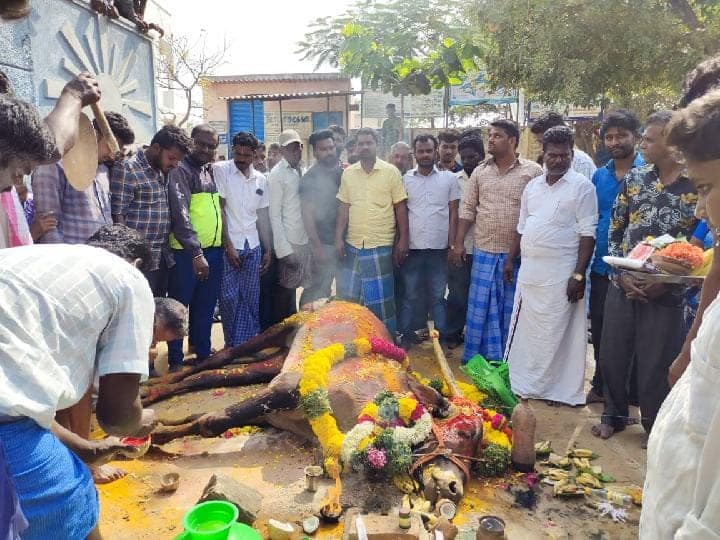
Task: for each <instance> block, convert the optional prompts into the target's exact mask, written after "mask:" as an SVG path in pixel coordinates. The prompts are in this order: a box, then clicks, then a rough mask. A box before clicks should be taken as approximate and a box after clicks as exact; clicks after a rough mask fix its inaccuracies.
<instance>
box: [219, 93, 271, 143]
mask: <svg viewBox="0 0 720 540" xmlns="http://www.w3.org/2000/svg"><path fill="white" fill-rule="evenodd" d="M264 105H265V104H264V103H263V102H262V101H255V100H252V101H251V100H249V99H233V100H232V101H230V106H229V108H228V116H229V118H228V128H229V133H228V141H229V142H230V144H232V138H233V137H234V136H235V134H236V133H237V132H238V131H248V132H250V133H252V134H253V135H255V136H256V137H257V138H258V140H259V141H264V140H265V107H264Z"/></svg>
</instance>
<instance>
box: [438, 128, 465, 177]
mask: <svg viewBox="0 0 720 540" xmlns="http://www.w3.org/2000/svg"><path fill="white" fill-rule="evenodd" d="M438 141H439V142H440V146H439V148H438V164H437V167H438V169H439V170H441V171H450V172H452V173H459V172H460V171H462V165H460V163H458V162H457V155H458V144H459V143H460V132H459V131H458V130H456V129H444V130H442V131H441V132H440V133H439V134H438Z"/></svg>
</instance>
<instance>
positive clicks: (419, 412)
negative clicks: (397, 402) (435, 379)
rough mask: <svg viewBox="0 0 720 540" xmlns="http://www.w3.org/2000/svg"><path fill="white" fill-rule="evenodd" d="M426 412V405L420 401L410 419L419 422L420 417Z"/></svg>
mask: <svg viewBox="0 0 720 540" xmlns="http://www.w3.org/2000/svg"><path fill="white" fill-rule="evenodd" d="M424 413H425V407H423V406H422V405H421V404H420V403H418V404H417V406H416V407H415V410H414V411H413V412H412V414H411V415H410V420H412V421H413V422H417V421H418V420H420V417H421V416H422V415H423V414H424Z"/></svg>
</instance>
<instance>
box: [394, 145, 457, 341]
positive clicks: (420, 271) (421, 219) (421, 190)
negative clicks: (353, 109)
mask: <svg viewBox="0 0 720 540" xmlns="http://www.w3.org/2000/svg"><path fill="white" fill-rule="evenodd" d="M437 149H438V141H437V139H436V138H435V137H434V136H432V135H427V134H422V133H421V134H419V135H417V136H416V137H415V140H414V141H413V153H414V155H415V160H416V161H417V167H416V168H415V169H413V170H412V171H409V172H407V173H406V174H405V176H404V177H403V184H404V186H405V191H406V192H407V194H408V199H407V207H408V220H409V232H410V251H409V253H408V256H407V259H406V260H405V262H404V263H403V264H402V266H401V267H400V279H401V281H402V291H403V293H402V301H401V308H400V321H399V327H400V328H399V329H400V334H401V335H402V340H401V345H402V347H403V348H404V349H406V350H407V349H409V348H410V347H411V346H412V342H413V340H412V339H411V336H412V335H413V332H414V331H415V330H417V329H419V328H422V326H423V325H424V323H425V320H426V319H427V314H428V312H429V313H430V315H431V317H432V320H433V321H435V326H436V328H437V329H438V331H439V332H440V337H441V338H442V339H444V338H445V331H446V307H445V289H446V288H447V247H448V239H449V238H454V237H455V228H456V227H457V211H458V201H459V200H460V189H459V188H458V185H457V180H456V179H455V175H454V174H453V173H452V172H450V171H440V170H439V169H438V168H437V166H436V165H435V160H436V159H437Z"/></svg>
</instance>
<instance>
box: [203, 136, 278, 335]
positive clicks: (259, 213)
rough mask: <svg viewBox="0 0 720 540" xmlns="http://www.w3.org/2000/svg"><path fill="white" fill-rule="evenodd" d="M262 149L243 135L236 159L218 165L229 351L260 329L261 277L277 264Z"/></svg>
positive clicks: (223, 307) (252, 138)
mask: <svg viewBox="0 0 720 540" xmlns="http://www.w3.org/2000/svg"><path fill="white" fill-rule="evenodd" d="M257 146H258V141H257V139H256V138H255V136H254V135H253V134H252V133H246V132H244V131H241V132H239V133H237V134H236V135H235V137H233V146H232V152H233V156H232V159H230V160H228V161H221V162H220V163H216V164H215V165H214V166H213V173H214V177H215V184H216V186H217V191H218V194H219V195H220V207H221V209H222V214H223V215H222V225H223V246H224V248H225V263H224V267H223V277H222V281H221V282H220V316H221V318H222V325H223V333H224V335H225V346H226V347H235V346H237V345H240V344H241V343H244V342H245V341H247V340H248V339H250V338H251V337H253V336H254V335H256V334H257V333H258V332H259V331H260V273H264V272H265V271H266V270H267V269H268V268H269V266H270V262H271V260H272V253H271V250H272V246H271V240H270V239H271V235H270V213H269V211H268V207H269V205H270V203H269V200H268V193H267V181H266V180H265V176H264V175H262V174H260V173H259V172H257V171H256V170H255V168H254V167H253V165H252V164H253V160H254V159H255V150H256V149H257ZM261 241H262V249H261V245H260V242H261Z"/></svg>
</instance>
